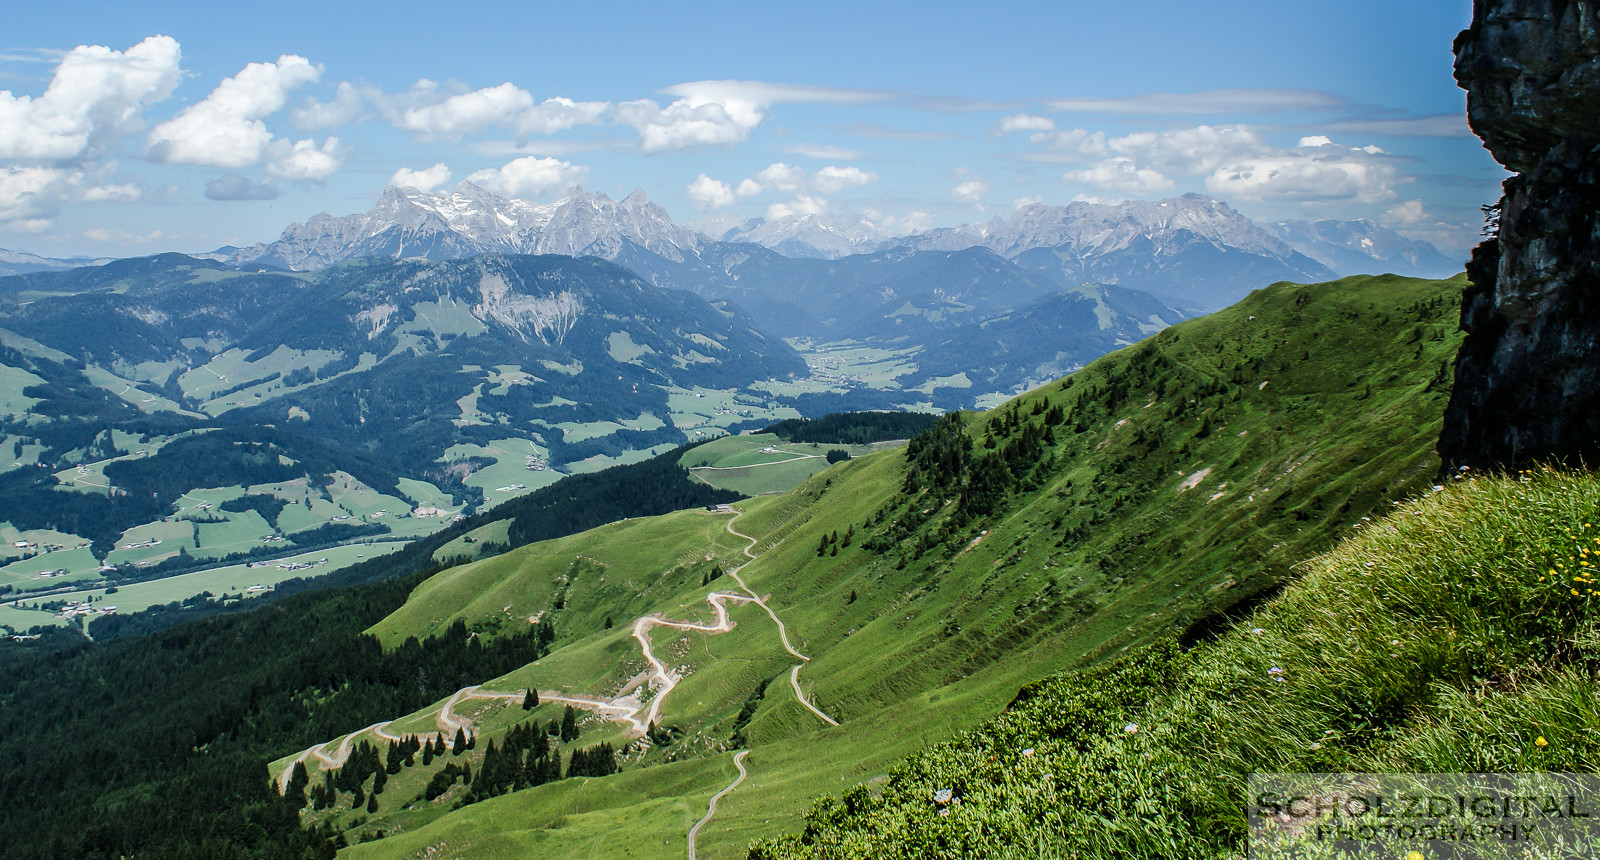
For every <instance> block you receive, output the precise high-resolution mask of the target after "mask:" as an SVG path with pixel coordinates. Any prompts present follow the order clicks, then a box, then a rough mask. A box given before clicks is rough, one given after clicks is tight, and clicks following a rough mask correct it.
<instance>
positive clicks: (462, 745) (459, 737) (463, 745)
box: [450, 727, 467, 755]
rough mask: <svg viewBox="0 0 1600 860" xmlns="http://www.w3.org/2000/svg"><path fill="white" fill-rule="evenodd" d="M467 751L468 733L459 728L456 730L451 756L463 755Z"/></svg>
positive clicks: (451, 746) (451, 745)
mask: <svg viewBox="0 0 1600 860" xmlns="http://www.w3.org/2000/svg"><path fill="white" fill-rule="evenodd" d="M466 751H467V733H466V731H465V730H464V729H462V728H459V727H458V728H457V729H456V738H455V741H454V742H453V743H451V744H450V754H451V755H461V754H462V753H464V752H466Z"/></svg>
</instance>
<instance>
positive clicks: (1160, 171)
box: [1031, 125, 1410, 203]
mask: <svg viewBox="0 0 1600 860" xmlns="http://www.w3.org/2000/svg"><path fill="white" fill-rule="evenodd" d="M1031 139H1032V140H1034V141H1035V142H1036V143H1038V144H1040V145H1041V146H1044V147H1046V148H1047V149H1049V150H1050V151H1052V152H1053V153H1059V155H1057V156H1052V157H1053V158H1055V159H1057V160H1078V159H1082V160H1086V161H1089V162H1090V163H1089V164H1088V166H1086V167H1083V168H1080V169H1075V170H1069V171H1067V172H1066V173H1065V174H1063V175H1062V179H1063V180H1065V181H1067V182H1072V183H1077V184H1080V185H1085V186H1088V187H1089V188H1091V189H1094V190H1097V191H1104V192H1110V193H1113V194H1119V195H1129V196H1135V195H1156V194H1165V193H1168V192H1170V191H1173V190H1174V189H1175V188H1176V187H1177V182H1176V177H1195V178H1202V179H1203V182H1204V185H1205V187H1206V189H1207V190H1208V191H1210V192H1211V193H1213V194H1217V195H1219V196H1223V197H1226V198H1228V199H1230V200H1233V199H1244V200H1259V201H1266V200H1274V201H1281V202H1290V203H1293V202H1302V203H1309V202H1318V201H1333V200H1348V201H1353V202H1361V203H1375V202H1383V201H1387V200H1391V199H1393V198H1394V196H1395V192H1394V187H1395V186H1396V185H1398V184H1400V183H1404V182H1408V181H1410V180H1409V179H1408V178H1407V177H1405V176H1404V175H1403V174H1402V173H1401V172H1400V171H1399V170H1398V169H1397V168H1396V167H1395V165H1394V163H1393V161H1392V160H1391V159H1388V158H1386V157H1385V156H1384V152H1383V150H1382V149H1380V148H1378V147H1376V146H1362V147H1351V146H1345V145H1341V144H1337V143H1335V142H1334V141H1333V140H1332V139H1331V138H1329V137H1328V136H1327V135H1322V134H1312V135H1305V136H1303V137H1301V138H1300V139H1299V141H1298V143H1297V144H1296V145H1295V146H1293V147H1288V148H1283V147H1278V146H1273V145H1272V144H1270V143H1269V142H1267V140H1266V139H1265V138H1264V137H1263V136H1262V135H1261V134H1260V133H1259V132H1257V131H1256V130H1255V129H1253V128H1251V127H1249V126H1245V125H1226V126H1211V125H1198V126H1194V127H1192V128H1179V129H1171V130H1167V131H1159V132H1158V131H1141V132H1134V133H1132V134H1127V135H1122V136H1120V137H1111V136H1108V135H1106V134H1105V133H1104V132H1090V131H1087V130H1085V129H1081V128H1080V129H1067V130H1061V131H1055V130H1049V131H1036V132H1034V133H1033V135H1032V138H1031Z"/></svg>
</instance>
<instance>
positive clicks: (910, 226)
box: [862, 209, 933, 236]
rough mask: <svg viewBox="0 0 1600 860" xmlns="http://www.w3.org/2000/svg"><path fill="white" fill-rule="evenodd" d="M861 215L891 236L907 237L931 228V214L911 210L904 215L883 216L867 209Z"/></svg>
mask: <svg viewBox="0 0 1600 860" xmlns="http://www.w3.org/2000/svg"><path fill="white" fill-rule="evenodd" d="M862 214H864V215H866V216H867V217H868V218H870V219H872V221H873V222H874V223H876V224H877V225H878V227H879V228H881V229H882V230H883V231H884V232H886V233H888V234H889V235H891V236H907V235H910V234H912V233H921V232H922V231H924V230H927V229H929V228H930V227H932V226H933V214H932V213H929V212H923V211H921V210H917V209H913V210H912V211H910V212H907V213H906V214H905V215H902V216H897V215H885V214H883V213H881V212H878V211H876V210H873V209H868V210H866V211H865V212H863V213H862Z"/></svg>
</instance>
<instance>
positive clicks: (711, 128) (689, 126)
mask: <svg viewBox="0 0 1600 860" xmlns="http://www.w3.org/2000/svg"><path fill="white" fill-rule="evenodd" d="M613 116H614V117H615V119H616V121H617V122H619V123H622V124H623V125H630V126H633V128H634V129H635V130H637V131H638V132H639V148H640V149H641V150H643V151H644V152H652V153H653V152H668V151H671V150H676V149H692V148H694V147H698V146H720V145H726V144H733V143H739V142H741V141H743V140H744V139H745V138H746V137H749V136H750V132H751V131H752V130H754V129H755V127H756V126H758V125H760V124H761V121H762V120H764V119H766V117H767V114H766V109H765V106H764V105H761V104H757V103H755V102H749V101H744V100H741V99H726V100H724V101H717V100H714V99H712V98H709V97H704V96H692V97H688V98H681V99H678V100H677V101H675V102H673V103H671V104H669V105H667V106H666V107H664V108H663V107H661V106H660V105H658V104H656V103H655V102H654V101H651V100H650V99H636V100H634V101H629V102H623V103H621V104H619V105H617V106H616V109H615V110H614V111H613Z"/></svg>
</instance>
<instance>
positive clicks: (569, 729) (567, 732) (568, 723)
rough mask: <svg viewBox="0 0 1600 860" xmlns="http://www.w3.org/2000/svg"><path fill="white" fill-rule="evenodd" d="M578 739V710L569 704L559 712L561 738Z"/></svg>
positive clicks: (566, 739) (563, 739) (564, 739)
mask: <svg viewBox="0 0 1600 860" xmlns="http://www.w3.org/2000/svg"><path fill="white" fill-rule="evenodd" d="M577 739H578V712H577V711H576V710H574V709H573V707H572V706H571V705H568V706H567V709H566V710H565V711H563V712H562V714H561V740H562V741H574V740H577Z"/></svg>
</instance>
